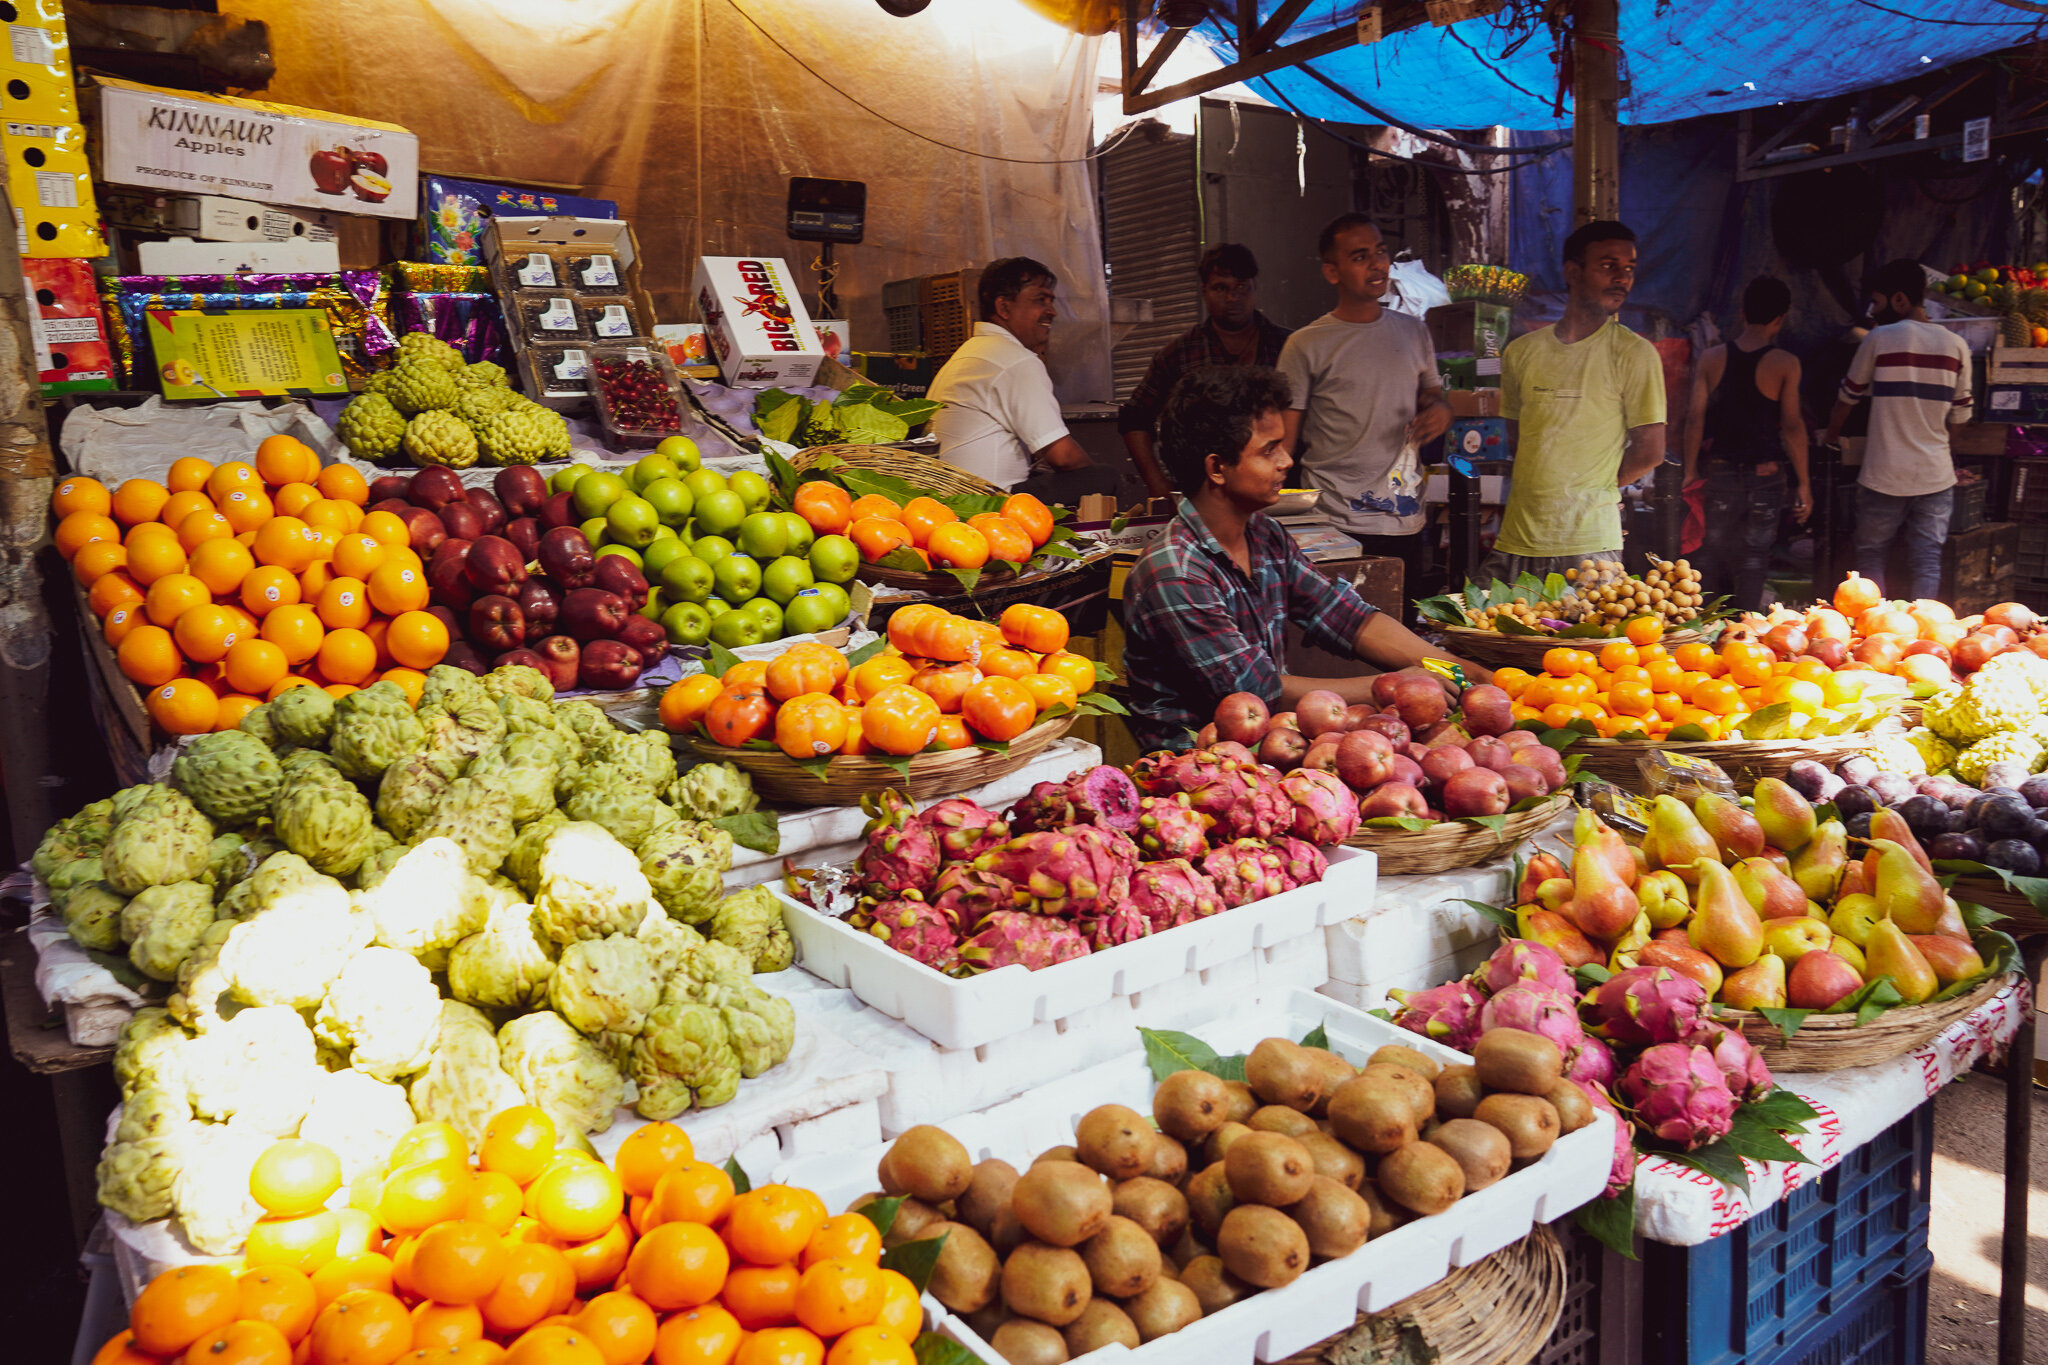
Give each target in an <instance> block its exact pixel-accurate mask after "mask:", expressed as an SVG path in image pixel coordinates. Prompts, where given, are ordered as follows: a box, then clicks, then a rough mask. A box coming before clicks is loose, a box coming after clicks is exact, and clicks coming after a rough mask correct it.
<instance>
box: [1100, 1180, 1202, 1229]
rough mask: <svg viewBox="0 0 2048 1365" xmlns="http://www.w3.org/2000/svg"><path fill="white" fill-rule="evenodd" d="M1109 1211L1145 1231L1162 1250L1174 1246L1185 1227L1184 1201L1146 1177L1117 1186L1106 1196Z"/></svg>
mask: <svg viewBox="0 0 2048 1365" xmlns="http://www.w3.org/2000/svg"><path fill="white" fill-rule="evenodd" d="M1110 1211H1111V1212H1112V1213H1114V1214H1116V1215H1117V1217H1119V1218H1128V1219H1130V1220H1131V1221H1132V1222H1133V1223H1136V1224H1137V1225H1138V1226H1139V1227H1141V1228H1143V1229H1145V1231H1146V1232H1147V1233H1149V1234H1151V1237H1152V1240H1153V1241H1154V1242H1156V1243H1158V1244H1159V1245H1160V1246H1162V1247H1170V1246H1172V1245H1173V1244H1174V1243H1175V1242H1178V1241H1179V1240H1180V1235H1181V1233H1182V1232H1184V1231H1185V1230H1186V1229H1187V1225H1188V1197H1187V1196H1186V1195H1184V1194H1182V1193H1181V1192H1180V1191H1179V1190H1177V1189H1175V1188H1174V1187H1173V1186H1172V1185H1169V1184H1167V1183H1166V1182H1165V1181H1164V1180H1159V1179H1156V1178H1155V1177H1153V1176H1149V1175H1141V1176H1139V1177H1138V1178H1137V1179H1136V1180H1126V1181H1124V1182H1123V1183H1122V1184H1121V1185H1118V1186H1117V1187H1116V1189H1115V1190H1114V1191H1112V1192H1111V1195H1110Z"/></svg>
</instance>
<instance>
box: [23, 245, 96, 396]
mask: <svg viewBox="0 0 2048 1365" xmlns="http://www.w3.org/2000/svg"><path fill="white" fill-rule="evenodd" d="M21 274H22V280H23V282H24V283H25V284H27V286H28V292H29V293H30V294H31V295H33V296H34V298H35V301H36V307H35V308H34V310H33V311H31V312H30V313H29V332H30V334H31V335H32V336H33V338H34V340H35V347H36V369H37V370H38V371H39V372H40V377H41V379H42V384H43V392H44V393H52V394H54V393H85V392H89V391H93V390H100V389H111V388H113V387H115V382H114V353H113V348H112V347H110V346H109V345H108V344H107V320H106V314H105V313H103V312H102V311H101V310H100V296H99V287H98V281H97V280H96V279H95V277H94V275H93V270H92V265H91V263H90V262H87V261H82V260H77V259H66V258H60V257H33V256H25V257H23V258H22V262H21Z"/></svg>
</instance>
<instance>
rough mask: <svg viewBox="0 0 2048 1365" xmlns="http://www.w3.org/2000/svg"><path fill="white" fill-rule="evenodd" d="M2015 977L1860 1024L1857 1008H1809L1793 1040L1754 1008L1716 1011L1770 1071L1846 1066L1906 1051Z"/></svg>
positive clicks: (2001, 976)
mask: <svg viewBox="0 0 2048 1365" xmlns="http://www.w3.org/2000/svg"><path fill="white" fill-rule="evenodd" d="M2012 980H2013V973H2011V972H2003V973H2001V974H1999V975H1997V976H1991V977H1986V978H1985V979H1984V980H1983V981H1982V982H1980V983H1978V986H1977V988H1976V989H1975V990H1973V991H1970V992H1969V993H1968V994H1965V995H1959V996H1957V997H1955V999H1953V1000H1944V1001H1942V1002H1941V1003H1940V1004H1935V1005H1900V1006H1898V1007H1897V1008H1895V1009H1888V1010H1886V1011H1885V1012H1884V1013H1882V1014H1880V1015H1878V1016H1877V1017H1876V1018H1875V1019H1872V1020H1871V1021H1870V1022H1869V1023H1867V1024H1864V1025H1861V1026H1860V1027H1859V1026H1858V1025H1857V1023H1856V1016H1855V1015H1853V1014H1809V1015H1807V1016H1806V1020H1805V1022H1804V1023H1802V1024H1800V1026H1799V1028H1798V1031H1797V1032H1795V1033H1794V1034H1793V1035H1792V1040H1791V1041H1790V1042H1787V1041H1785V1034H1784V1032H1783V1031H1782V1030H1781V1029H1779V1027H1778V1026H1777V1025H1776V1024H1773V1023H1772V1022H1771V1021H1770V1020H1768V1019H1766V1018H1764V1017H1763V1016H1762V1015H1761V1014H1758V1013H1756V1012H1755V1011H1753V1010H1735V1009H1729V1008H1727V1007H1726V1006H1717V1007H1716V1008H1715V1012H1714V1017H1715V1018H1716V1019H1719V1020H1720V1021H1721V1022H1722V1023H1724V1024H1727V1025H1728V1026H1730V1027H1731V1028H1739V1029H1741V1030H1742V1036H1743V1037H1745V1038H1747V1039H1749V1041H1750V1042H1751V1043H1753V1044H1754V1045H1755V1046H1756V1049H1757V1051H1758V1052H1760V1053H1762V1054H1763V1058H1764V1061H1765V1062H1766V1063H1767V1064H1769V1066H1770V1068H1771V1070H1772V1071H1774V1072H1777V1071H1842V1070H1845V1069H1847V1068H1849V1067H1852V1066H1875V1065H1877V1063H1879V1062H1888V1061H1890V1060H1891V1059H1892V1058H1894V1057H1903V1056H1905V1055H1906V1054H1907V1053H1908V1052H1911V1051H1912V1050H1913V1049H1914V1048H1917V1047H1919V1046H1921V1045H1922V1044H1924V1043H1926V1042H1928V1041H1929V1040H1930V1039H1932V1038H1933V1037H1934V1036H1935V1035H1936V1034H1938V1033H1940V1032H1941V1031H1942V1030H1943V1029H1945V1028H1947V1027H1948V1026H1949V1025H1950V1024H1953V1023H1954V1022H1955V1021H1956V1020H1958V1019H1961V1018H1962V1017H1963V1016H1964V1015H1966V1014H1969V1013H1970V1012H1971V1011H1973V1010H1975V1009H1977V1008H1978V1007H1979V1006H1981V1005H1982V1004H1983V1003H1984V1002H1985V1001H1987V1000H1989V999H1990V998H1991V997H1992V996H1994V995H1996V994H1998V992H1999V991H2001V990H2003V989H2004V988H2005V986H2006V985H2007V984H2008V983H2010V982H2011V981H2012Z"/></svg>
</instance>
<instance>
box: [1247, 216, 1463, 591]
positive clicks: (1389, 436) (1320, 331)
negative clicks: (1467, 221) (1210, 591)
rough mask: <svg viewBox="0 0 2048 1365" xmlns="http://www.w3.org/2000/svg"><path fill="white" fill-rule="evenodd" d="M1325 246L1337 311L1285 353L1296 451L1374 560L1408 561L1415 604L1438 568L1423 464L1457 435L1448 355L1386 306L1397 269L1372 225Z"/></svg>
mask: <svg viewBox="0 0 2048 1365" xmlns="http://www.w3.org/2000/svg"><path fill="white" fill-rule="evenodd" d="M1318 246H1319V249H1320V251H1321V254H1322V258H1323V278H1324V279H1326V280H1328V281H1329V282H1330V283H1331V284H1334V285H1335V286H1337V306H1336V307H1335V308H1333V309H1331V310H1330V311H1329V312H1328V313H1325V314H1324V315H1323V316H1321V317H1319V318H1317V319H1316V320H1315V321H1314V322H1311V323H1310V324H1309V325H1308V326H1306V327H1304V328H1302V329H1301V330H1300V331H1298V332H1296V333H1295V334H1294V335H1293V336H1290V337H1289V338H1288V339H1287V344H1286V346H1284V347H1283V348H1281V351H1280V371H1281V373H1283V374H1285V375H1286V376H1287V378H1288V381H1289V383H1290V384H1291V386H1292V387H1293V390H1294V411H1292V412H1290V413H1288V414H1287V441H1288V448H1289V450H1290V451H1291V452H1293V453H1294V454H1295V455H1296V458H1297V459H1299V461H1300V462H1301V468H1302V473H1303V475H1304V476H1305V477H1306V478H1307V480H1308V483H1309V485H1310V486H1311V487H1313V488H1316V489H1318V490H1320V491H1321V493H1322V497H1321V498H1320V499H1319V502H1318V509H1319V510H1320V511H1321V512H1322V513H1323V514H1324V515H1325V516H1327V517H1329V518H1330V520H1331V521H1332V522H1333V523H1335V524H1336V526H1337V527H1338V528H1339V529H1340V530H1343V531H1345V532H1346V533H1348V534H1349V535H1350V536H1351V537H1352V538H1353V539H1355V540H1357V541H1358V543H1359V545H1360V547H1361V548H1362V549H1363V550H1364V551H1365V553H1367V554H1369V555H1383V556H1388V557H1392V558H1396V559H1399V560H1400V561H1401V563H1402V568H1403V582H1402V595H1403V596H1404V597H1413V596H1414V595H1415V592H1416V590H1417V589H1418V588H1419V586H1420V580H1421V578H1422V574H1423V570H1424V569H1425V568H1426V567H1427V566H1428V563H1429V554H1428V550H1427V548H1426V546H1425V545H1424V543H1423V535H1422V529H1423V523H1424V520H1425V516H1424V513H1423V508H1422V486H1423V478H1424V475H1423V471H1422V462H1421V459H1420V457H1419V453H1418V452H1419V450H1420V448H1421V447H1422V446H1423V445H1425V444H1427V443H1428V442H1429V441H1431V440H1433V439H1435V438H1436V437H1438V436H1440V435H1442V434H1443V433H1444V431H1445V429H1447V428H1448V427H1449V426H1450V424H1451V410H1450V408H1449V407H1448V406H1446V405H1445V403H1444V400H1443V388H1442V381H1441V380H1440V379H1439V378H1438V377H1437V371H1436V352H1435V349H1434V347H1432V346H1431V345H1430V340H1429V329H1428V328H1426V327H1424V326H1423V325H1422V323H1421V321H1420V320H1418V319H1416V318H1412V317H1409V316H1408V315H1407V314H1405V313H1395V312H1391V311H1389V310H1388V309H1387V308H1385V307H1384V306H1383V305H1382V304H1381V303H1380V298H1381V296H1382V295H1383V294H1385V293H1386V291H1387V276H1388V271H1389V269H1390V268H1391V266H1392V264H1393V257H1392V255H1391V253H1390V252H1389V251H1388V250H1387V245H1386V242H1385V241H1384V240H1383V239H1382V238H1381V236H1380V231H1379V229H1378V228H1377V227H1375V226H1374V225H1373V222H1372V220H1371V219H1370V218H1367V217H1366V216H1365V215H1364V214H1359V213H1347V214H1345V215H1343V216H1342V217H1340V218H1338V219H1337V220H1336V221H1335V222H1333V223H1331V224H1330V225H1329V226H1328V227H1326V228H1324V229H1323V235H1322V238H1321V240H1320V242H1319V243H1318Z"/></svg>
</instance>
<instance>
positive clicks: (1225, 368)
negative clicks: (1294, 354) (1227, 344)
mask: <svg viewBox="0 0 2048 1365" xmlns="http://www.w3.org/2000/svg"><path fill="white" fill-rule="evenodd" d="M1293 401H1294V391H1293V389H1292V388H1291V387H1290V386H1289V385H1288V383H1287V376H1286V375H1284V374H1282V373H1280V371H1278V370H1275V369H1271V368H1269V367H1267V366H1264V365H1206V366H1204V367H1202V368H1201V369H1199V370H1190V371H1188V373H1186V374H1185V375H1182V376H1181V379H1180V382H1179V383H1177V384H1175V385H1174V386H1173V391H1172V392H1171V393H1169V394H1167V395H1166V406H1165V407H1164V408H1162V409H1161V410H1160V413H1159V459H1160V462H1161V463H1162V464H1164V465H1165V466H1166V472H1167V473H1168V474H1169V475H1171V476H1172V478H1173V481H1174V483H1175V484H1177V485H1179V487H1180V491H1181V492H1182V493H1183V494H1185V495H1186V496H1188V497H1193V496H1194V495H1195V491H1196V490H1197V489H1199V488H1200V487H1201V486H1202V484H1203V482H1204V480H1205V479H1206V477H1207V474H1206V470H1205V466H1206V462H1207V460H1208V457H1209V456H1211V455H1215V456H1217V457H1218V458H1220V459H1221V460H1222V461H1223V463H1225V464H1236V463H1237V458H1238V456H1239V455H1241V454H1243V453H1244V447H1245V443H1246V442H1247V441H1249V440H1251V438H1252V423H1253V422H1254V421H1256V420H1257V419H1258V418H1259V417H1261V416H1263V415H1264V414H1266V413H1269V412H1285V411H1287V409H1288V408H1289V406H1291V405H1292V403H1293Z"/></svg>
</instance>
